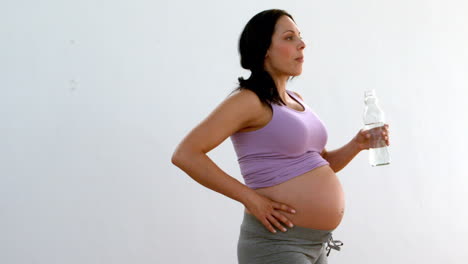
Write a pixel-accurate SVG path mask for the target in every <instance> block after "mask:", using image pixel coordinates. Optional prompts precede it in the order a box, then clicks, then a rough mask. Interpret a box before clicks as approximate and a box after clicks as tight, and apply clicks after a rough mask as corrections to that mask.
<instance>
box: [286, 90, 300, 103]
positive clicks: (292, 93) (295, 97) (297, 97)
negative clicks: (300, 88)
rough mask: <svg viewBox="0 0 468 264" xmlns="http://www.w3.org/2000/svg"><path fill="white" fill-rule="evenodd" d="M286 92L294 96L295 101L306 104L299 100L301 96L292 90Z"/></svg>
mask: <svg viewBox="0 0 468 264" xmlns="http://www.w3.org/2000/svg"><path fill="white" fill-rule="evenodd" d="M286 92H287V93H288V94H289V95H290V96H292V97H293V98H294V99H296V101H299V102H301V103H304V101H302V100H301V98H299V96H297V95H296V94H295V93H294V92H293V91H291V90H286Z"/></svg>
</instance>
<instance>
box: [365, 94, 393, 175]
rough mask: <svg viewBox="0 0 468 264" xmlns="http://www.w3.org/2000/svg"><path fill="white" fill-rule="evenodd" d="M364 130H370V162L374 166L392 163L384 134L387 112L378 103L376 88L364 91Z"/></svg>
mask: <svg viewBox="0 0 468 264" xmlns="http://www.w3.org/2000/svg"><path fill="white" fill-rule="evenodd" d="M364 103H365V104H366V105H365V107H364V115H363V119H364V130H370V131H369V132H370V135H371V137H370V139H369V140H370V147H369V163H370V165H372V166H373V167H375V166H381V165H387V164H390V154H389V152H388V148H387V144H386V143H385V138H384V137H383V136H382V130H383V126H384V125H385V114H384V112H383V111H382V109H380V107H379V105H378V104H377V96H376V94H375V90H369V91H365V92H364Z"/></svg>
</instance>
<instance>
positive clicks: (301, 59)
mask: <svg viewBox="0 0 468 264" xmlns="http://www.w3.org/2000/svg"><path fill="white" fill-rule="evenodd" d="M295 60H296V61H299V62H304V56H302V57H299V58H296V59H295Z"/></svg>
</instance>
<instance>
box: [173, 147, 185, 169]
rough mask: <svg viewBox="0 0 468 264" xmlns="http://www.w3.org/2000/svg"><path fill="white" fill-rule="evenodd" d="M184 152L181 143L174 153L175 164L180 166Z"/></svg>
mask: <svg viewBox="0 0 468 264" xmlns="http://www.w3.org/2000/svg"><path fill="white" fill-rule="evenodd" d="M183 153H184V151H183V148H182V147H181V145H179V146H177V148H176V149H175V150H174V152H173V153H172V156H171V163H172V164H174V165H175V166H177V167H180V164H181V162H182V159H183Z"/></svg>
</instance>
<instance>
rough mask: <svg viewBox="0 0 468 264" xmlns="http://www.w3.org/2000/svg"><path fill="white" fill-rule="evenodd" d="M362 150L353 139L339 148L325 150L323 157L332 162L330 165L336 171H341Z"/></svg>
mask: <svg viewBox="0 0 468 264" xmlns="http://www.w3.org/2000/svg"><path fill="white" fill-rule="evenodd" d="M360 151H361V149H360V148H359V145H358V144H357V143H356V142H355V141H354V139H352V140H351V141H350V142H348V143H347V144H346V145H344V146H343V147H341V148H339V149H336V150H332V151H327V152H325V153H324V154H323V158H324V159H326V160H327V161H328V163H330V167H331V168H332V169H333V171H334V172H339V171H340V170H342V169H343V168H344V167H345V166H346V165H348V163H349V162H350V161H351V160H352V159H353V158H354V157H356V155H357V154H358V153H359V152H360Z"/></svg>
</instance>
